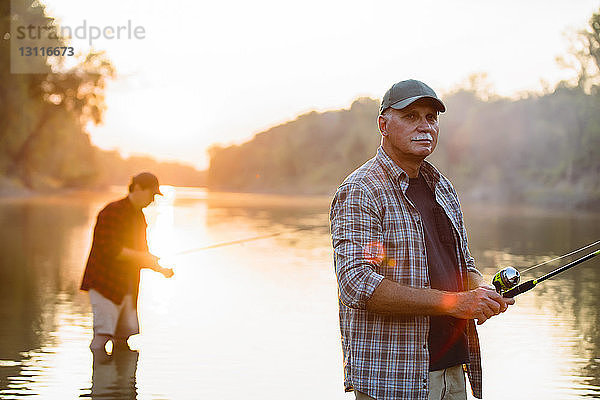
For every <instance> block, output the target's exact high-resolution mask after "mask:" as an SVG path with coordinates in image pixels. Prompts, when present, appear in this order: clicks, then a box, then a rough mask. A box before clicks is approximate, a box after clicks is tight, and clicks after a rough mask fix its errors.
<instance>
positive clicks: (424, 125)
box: [417, 118, 434, 132]
mask: <svg viewBox="0 0 600 400" xmlns="http://www.w3.org/2000/svg"><path fill="white" fill-rule="evenodd" d="M417 129H418V130H419V131H421V132H433V131H434V129H433V124H432V123H430V122H429V121H427V118H419V125H417Z"/></svg>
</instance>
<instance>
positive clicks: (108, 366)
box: [80, 349, 139, 400]
mask: <svg viewBox="0 0 600 400" xmlns="http://www.w3.org/2000/svg"><path fill="white" fill-rule="evenodd" d="M138 357H139V353H138V352H137V351H131V350H127V349H115V351H114V352H113V353H112V354H111V355H110V356H109V355H107V354H106V353H94V354H93V364H92V387H91V389H90V392H89V394H82V395H81V396H80V398H85V399H92V400H108V399H123V400H125V399H137V387H136V378H135V374H136V370H137V363H138Z"/></svg>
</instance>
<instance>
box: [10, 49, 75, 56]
mask: <svg viewBox="0 0 600 400" xmlns="http://www.w3.org/2000/svg"><path fill="white" fill-rule="evenodd" d="M19 52H20V53H21V56H22V57H31V56H34V57H37V56H42V57H50V56H55V57H59V56H74V55H75V49H74V48H73V47H66V46H60V47H58V46H57V47H19Z"/></svg>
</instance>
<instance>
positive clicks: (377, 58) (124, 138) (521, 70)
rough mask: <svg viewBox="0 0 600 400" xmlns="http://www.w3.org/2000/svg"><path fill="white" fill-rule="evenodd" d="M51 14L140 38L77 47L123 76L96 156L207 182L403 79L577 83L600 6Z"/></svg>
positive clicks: (75, 42)
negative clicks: (256, 149) (570, 59)
mask: <svg viewBox="0 0 600 400" xmlns="http://www.w3.org/2000/svg"><path fill="white" fill-rule="evenodd" d="M43 2H44V4H46V6H47V10H48V12H49V14H50V15H52V16H54V17H57V19H58V21H59V22H60V23H61V24H62V25H63V26H69V27H71V28H72V29H75V28H76V27H79V26H82V25H83V24H84V23H85V24H86V27H88V29H89V27H90V26H97V27H99V28H101V29H104V28H106V27H117V26H126V25H128V24H130V25H131V26H132V28H135V27H141V28H140V29H141V30H143V35H141V34H140V35H138V38H136V37H134V36H131V39H130V38H128V37H127V36H125V33H123V35H124V36H122V37H121V38H113V39H107V38H99V39H96V40H91V41H90V35H89V34H87V35H86V38H82V39H78V38H73V39H72V42H71V45H72V46H73V47H74V48H75V50H76V51H77V52H87V51H88V50H89V49H90V48H93V49H94V50H103V51H105V52H106V54H107V56H108V57H109V58H110V59H111V61H112V62H113V64H114V65H115V67H116V70H117V74H118V76H117V78H116V79H115V80H114V81H112V82H110V83H109V85H108V88H107V92H106V102H107V106H108V109H107V112H106V114H105V120H104V123H103V124H102V125H100V126H90V133H91V138H92V141H93V143H94V144H96V145H98V146H99V147H101V148H104V149H116V150H119V151H120V152H121V153H122V154H123V155H125V156H127V155H134V154H146V155H152V156H153V157H155V158H157V159H160V160H179V161H183V162H186V163H189V164H192V165H194V166H196V167H198V168H200V169H204V168H206V167H207V166H208V163H209V158H208V154H207V149H208V148H209V146H211V145H213V144H221V145H228V144H232V143H242V142H244V141H247V140H249V139H251V137H252V136H253V135H254V134H256V133H258V132H261V131H263V130H265V129H268V128H269V127H271V126H274V125H278V124H281V123H284V122H285V121H288V120H290V119H294V118H295V117H297V116H298V115H301V114H303V113H305V112H308V111H311V110H317V111H325V110H330V109H339V108H347V107H349V106H350V104H351V103H352V101H353V100H354V99H356V98H357V97H360V96H369V97H373V98H381V97H382V96H383V94H384V93H385V91H386V90H387V89H388V88H389V87H390V86H391V85H392V84H393V83H395V82H397V81H400V80H404V79H409V78H414V79H420V80H422V81H424V82H426V83H428V84H429V85H430V86H431V87H433V88H434V89H435V90H436V91H437V92H438V94H442V95H443V94H444V93H448V92H449V91H451V90H453V89H455V88H457V87H458V86H459V85H461V84H462V83H464V82H465V81H466V79H467V78H468V76H469V75H471V74H474V73H486V74H487V77H488V80H489V82H490V83H491V84H492V87H493V88H494V90H495V91H496V93H498V94H500V95H504V96H511V97H514V96H519V94H522V93H524V92H526V91H540V90H541V89H542V87H543V83H542V82H547V84H549V85H550V86H551V85H553V84H555V83H556V82H558V81H560V80H561V79H567V78H570V77H572V76H573V72H572V71H569V70H565V69H562V68H561V67H560V66H559V65H558V64H557V62H556V57H557V56H561V55H565V54H566V53H567V51H568V48H569V43H570V42H569V38H568V36H569V34H571V33H572V32H574V31H576V30H578V29H582V28H584V27H585V26H586V25H587V21H588V20H589V18H590V16H591V14H592V13H593V12H595V11H597V10H598V9H599V7H600V1H598V0H595V1H588V0H571V1H566V0H561V1H557V0H544V1H541V0H528V1H522V0H506V1H503V2H497V1H494V2H492V1H486V0H478V1H477V0H472V1H471V0H455V1H447V0H446V1H443V0H423V1H419V2H416V1H411V2H408V1H399V0H395V1H377V0H374V1H353V0H344V1H337V0H331V1H330V0H318V1H317V0H304V1H302V2H299V1H296V2H289V1H281V0H277V1H271V0H254V1H251V2H250V1H220V2H217V1H212V2H205V1H182V0H170V1H169V2H165V1H156V0H144V1H138V0H135V1H134V0H103V1H98V0H93V1H92V0H43ZM81 32H83V30H82V31H81ZM123 32H125V31H123ZM139 32H140V30H138V33H139ZM79 36H82V35H79ZM140 37H141V38H140ZM90 42H91V46H90ZM449 111H450V112H451V110H449Z"/></svg>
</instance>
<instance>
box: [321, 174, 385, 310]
mask: <svg viewBox="0 0 600 400" xmlns="http://www.w3.org/2000/svg"><path fill="white" fill-rule="evenodd" d="M330 222H331V237H332V242H333V251H334V265H335V273H336V277H337V282H338V289H339V296H340V300H341V301H342V303H344V304H345V305H346V306H348V307H350V308H358V309H366V304H367V301H368V300H369V299H370V298H371V296H372V295H373V292H374V291H375V289H376V288H377V286H378V285H379V283H381V281H382V280H383V275H381V274H378V273H377V272H375V268H376V267H377V266H378V265H380V264H381V262H382V261H383V257H384V251H383V229H382V225H381V218H380V217H379V215H378V214H377V212H376V209H375V203H374V202H373V200H372V199H370V198H369V196H368V194H367V193H366V192H365V191H364V190H362V189H360V188H358V187H356V186H353V185H343V186H342V187H340V188H339V189H338V191H337V193H336V195H335V197H334V199H333V202H332V205H331V211H330Z"/></svg>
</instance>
